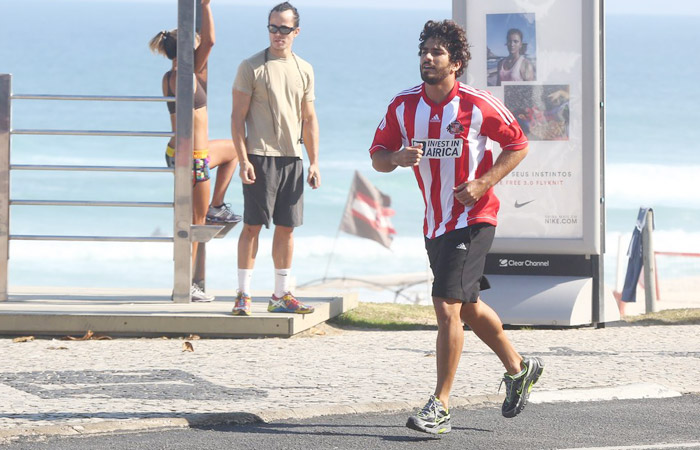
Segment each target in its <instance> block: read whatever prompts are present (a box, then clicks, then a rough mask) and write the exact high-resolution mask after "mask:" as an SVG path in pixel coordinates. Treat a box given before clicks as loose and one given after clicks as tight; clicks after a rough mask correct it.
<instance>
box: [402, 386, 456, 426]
mask: <svg viewBox="0 0 700 450" xmlns="http://www.w3.org/2000/svg"><path fill="white" fill-rule="evenodd" d="M406 426H407V427H408V428H410V429H412V430H416V431H422V432H423V433H430V434H445V433H449V432H450V431H452V424H451V423H450V412H449V411H448V410H447V408H445V405H443V404H442V402H441V401H440V399H438V398H437V397H435V396H434V395H431V396H430V399H429V400H428V403H426V404H425V406H424V407H423V409H421V410H420V411H418V412H417V413H416V415H414V416H411V417H409V418H408V422H406Z"/></svg>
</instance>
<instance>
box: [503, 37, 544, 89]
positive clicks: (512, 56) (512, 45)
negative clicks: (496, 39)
mask: <svg viewBox="0 0 700 450" xmlns="http://www.w3.org/2000/svg"><path fill="white" fill-rule="evenodd" d="M506 46H507V47H508V56H506V57H505V58H503V59H502V60H500V61H499V62H498V83H497V86H500V85H501V82H502V81H534V80H535V67H534V66H533V65H532V62H530V60H529V59H527V57H526V56H525V53H527V44H526V43H523V32H522V31H520V30H518V29H517V28H511V29H510V30H508V33H507V34H506Z"/></svg>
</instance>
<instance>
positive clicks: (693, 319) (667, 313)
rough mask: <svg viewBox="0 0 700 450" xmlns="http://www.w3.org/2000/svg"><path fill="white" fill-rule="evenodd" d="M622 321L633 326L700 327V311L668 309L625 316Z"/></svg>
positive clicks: (696, 309) (694, 309)
mask: <svg viewBox="0 0 700 450" xmlns="http://www.w3.org/2000/svg"><path fill="white" fill-rule="evenodd" d="M622 320H624V321H625V322H627V323H630V324H633V325H700V309H698V308H693V309H666V310H663V311H659V312H655V313H649V314H642V315H639V316H625V317H623V318H622Z"/></svg>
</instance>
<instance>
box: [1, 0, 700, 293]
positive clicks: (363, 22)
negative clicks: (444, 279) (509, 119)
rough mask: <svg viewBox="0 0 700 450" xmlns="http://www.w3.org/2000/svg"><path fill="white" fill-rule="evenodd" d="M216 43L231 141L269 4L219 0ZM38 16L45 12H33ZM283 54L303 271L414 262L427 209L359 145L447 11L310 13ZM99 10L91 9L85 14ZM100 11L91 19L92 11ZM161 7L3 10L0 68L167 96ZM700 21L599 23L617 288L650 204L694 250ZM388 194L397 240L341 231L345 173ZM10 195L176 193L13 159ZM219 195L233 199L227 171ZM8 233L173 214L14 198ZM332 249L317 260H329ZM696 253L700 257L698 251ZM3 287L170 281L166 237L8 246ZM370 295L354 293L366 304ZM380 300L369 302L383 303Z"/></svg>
mask: <svg viewBox="0 0 700 450" xmlns="http://www.w3.org/2000/svg"><path fill="white" fill-rule="evenodd" d="M213 8H214V14H215V22H216V36H217V41H216V46H215V47H214V50H213V52H212V55H211V58H210V62H209V68H210V69H209V70H210V75H209V111H210V137H211V138H212V139H215V138H228V137H229V136H230V132H229V116H230V108H231V84H232V82H233V78H234V76H235V73H236V69H237V66H238V64H239V62H240V61H241V60H242V59H243V58H245V57H247V56H249V55H251V54H253V53H254V52H256V51H258V50H260V49H262V48H264V47H265V46H266V45H267V33H266V31H265V28H264V27H265V25H266V20H267V6H260V7H257V6H248V7H235V6H232V5H225V4H214V5H213ZM38 11H41V13H40V14H38V13H37V12H38ZM300 12H301V26H302V32H301V34H300V36H299V37H298V39H297V40H296V41H295V45H294V50H295V52H297V53H298V54H299V55H301V56H302V57H303V58H305V59H306V60H308V61H309V62H311V63H312V64H313V66H314V69H315V73H316V97H317V100H316V109H317V113H318V116H319V122H320V126H321V159H320V161H321V163H320V164H321V173H322V182H323V185H322V187H321V189H319V190H317V191H311V190H307V193H306V196H305V218H304V222H305V223H304V225H303V226H302V227H300V228H298V229H297V230H296V231H295V237H296V239H295V256H294V264H293V275H294V276H295V278H296V280H297V283H299V284H302V283H305V282H309V281H311V280H315V279H319V278H322V277H323V276H324V275H325V274H326V270H327V275H328V276H329V277H336V276H344V277H350V278H353V277H363V276H369V275H382V274H394V273H405V272H424V271H425V270H426V261H425V254H424V249H423V241H422V237H421V228H422V210H423V203H422V200H421V197H420V195H419V192H418V189H417V187H416V185H415V181H414V178H413V175H412V174H411V173H410V172H409V171H407V170H403V171H402V170H397V171H395V172H394V173H392V174H388V175H387V174H378V173H376V172H374V171H373V170H372V168H371V165H370V159H369V157H368V153H367V149H368V147H369V144H370V142H371V140H372V137H373V134H374V130H375V128H376V125H377V123H378V122H379V120H380V119H381V117H382V116H383V114H384V112H385V109H386V105H387V104H388V101H389V100H390V99H391V98H392V97H393V96H394V95H395V94H396V93H397V92H399V91H400V90H402V89H404V88H406V87H410V86H414V85H416V84H418V83H419V82H420V78H419V74H418V58H417V42H418V40H417V38H418V33H419V32H420V30H421V28H422V25H423V23H424V22H425V21H426V20H427V19H443V18H449V17H450V16H451V12H450V11H449V10H435V11H430V10H376V9H373V10H363V9H334V8H320V7H316V8H311V7H309V8H306V9H304V10H302V11H300ZM89 17H91V18H95V20H87V19H86V18H89ZM96 18H99V20H98V19H96ZM176 22H177V17H176V8H175V7H174V6H173V7H166V5H165V4H163V3H150V2H148V1H144V2H139V3H128V4H124V3H120V2H116V1H115V2H108V1H105V2H99V3H93V2H76V1H61V2H50V1H45V0H44V1H39V0H24V1H22V2H3V3H2V5H1V6H0V73H12V74H13V92H14V93H16V94H99V95H107V94H111V95H160V79H161V76H162V74H163V72H164V71H165V70H167V69H168V68H169V62H168V61H167V60H165V59H164V58H162V57H160V56H157V55H153V54H151V53H150V51H149V50H148V47H147V43H148V40H149V39H150V38H151V37H152V36H153V35H154V34H155V33H156V32H158V31H159V30H161V29H169V28H173V27H175V25H176ZM699 26H700V17H680V16H663V17H660V18H652V17H649V16H609V17H608V18H607V30H606V32H607V34H606V36H607V52H606V54H607V73H606V81H607V101H606V104H607V162H608V163H607V166H606V188H607V199H606V200H607V232H606V241H607V251H606V257H605V265H606V280H605V281H606V283H608V284H614V283H615V272H616V259H617V251H618V242H620V236H622V242H623V245H624V246H626V243H627V239H628V235H629V233H630V232H631V231H632V229H633V226H634V222H635V219H636V214H637V209H638V208H639V206H641V205H646V206H652V207H654V209H655V211H656V227H657V229H656V232H655V235H654V237H655V244H656V248H657V249H658V250H665V251H685V252H697V253H700V196H698V195H697V193H696V192H697V184H698V183H697V178H698V175H700V152H699V151H698V147H700V144H698V142H700V127H697V126H696V125H695V123H694V122H695V120H694V119H695V117H694V116H695V115H694V114H693V112H694V111H695V110H696V109H697V105H698V104H700V89H698V88H697V85H696V79H697V71H698V70H700V57H699V56H698V55H697V52H694V51H693V50H694V49H693V47H692V45H693V42H694V40H695V39H694V30H697V29H698V27H699ZM12 120H13V123H12V126H13V128H15V129H21V128H55V129H58V128H64V129H114V130H127V129H134V130H152V131H155V130H166V129H168V127H169V122H168V115H167V113H166V109H165V106H164V105H163V104H160V103H153V104H149V103H121V102H116V103H114V102H113V103H93V102H58V101H51V102H49V101H43V102H39V101H29V100H17V101H15V102H13V117H12ZM165 142H166V139H165V138H93V137H43V136H36V137H34V136H14V137H13V138H12V163H13V164H38V163H41V164H86V165H100V164H117V165H129V164H133V165H145V166H156V165H161V164H162V163H163V150H164V147H165ZM355 170H359V171H361V172H362V173H363V174H364V175H365V176H367V177H368V178H369V179H370V180H371V181H372V182H373V183H374V184H375V185H376V186H377V187H378V188H379V189H381V190H382V191H384V192H385V193H386V194H388V195H390V196H391V197H392V202H393V206H394V208H395V209H396V215H395V216H394V217H393V223H394V226H395V228H396V229H397V232H398V235H397V237H396V239H395V241H394V243H393V245H392V249H391V250H387V249H385V248H383V247H382V246H380V245H378V244H376V243H374V242H373V241H369V240H364V239H360V238H357V237H354V236H349V235H346V234H342V233H341V234H338V232H337V229H338V225H339V223H340V219H341V215H342V211H343V207H344V205H345V201H346V197H347V192H348V188H349V186H350V183H351V180H352V176H353V172H354V171H355ZM11 198H13V199H65V200H68V199H72V200H80V199H87V200H134V201H170V200H171V199H172V175H170V174H119V173H117V174H110V173H77V172H64V173H60V172H39V171H37V172H29V171H13V172H12V175H11ZM226 201H227V202H229V203H231V204H232V205H233V208H234V209H235V210H236V211H241V210H242V197H241V187H240V181H239V178H238V175H237V174H236V175H234V179H233V182H232V183H231V186H230V188H229V190H228V193H227V196H226ZM10 231H11V233H12V234H95V235H109V234H114V235H133V236H149V235H154V234H156V235H157V234H165V235H169V234H171V232H172V212H171V211H170V210H168V209H146V208H85V207H73V208H67V207H30V206H13V207H12V209H11V224H10ZM238 231H239V228H235V229H234V230H233V231H232V232H231V233H230V234H229V236H227V237H226V238H224V239H221V240H216V241H214V242H213V243H212V244H210V245H208V247H207V251H208V261H207V270H208V272H207V275H208V277H207V286H208V288H211V289H214V290H217V289H227V290H228V289H235V287H236V244H237V236H238ZM271 239H272V232H271V230H270V231H266V230H263V232H262V234H261V242H260V250H259V253H258V260H257V264H256V271H255V275H254V277H253V287H254V289H256V290H257V289H260V290H265V289H271V288H272V286H273V277H272V274H273V268H272V262H271V258H270V247H271ZM331 250H333V258H332V261H331V264H330V266H329V267H328V269H327V265H328V261H329V257H330V254H331ZM697 259H699V260H700V258H697ZM699 274H700V264H698V263H697V262H692V261H690V259H688V258H683V259H678V258H666V259H665V260H663V261H661V262H660V268H659V275H660V277H662V279H663V278H664V277H680V276H689V275H699ZM9 277H10V289H12V287H13V286H23V285H38V286H84V287H133V288H169V287H170V286H172V246H171V245H168V244H129V243H118V244H115V243H79V242H43V241H12V242H11V247H10V272H9ZM373 298H374V297H372V298H363V300H372V299H373ZM376 298H379V297H376Z"/></svg>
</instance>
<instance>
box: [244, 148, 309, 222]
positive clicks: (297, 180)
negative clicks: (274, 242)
mask: <svg viewBox="0 0 700 450" xmlns="http://www.w3.org/2000/svg"><path fill="white" fill-rule="evenodd" d="M248 159H249V160H250V163H251V164H252V165H253V168H254V169H255V183H253V184H244V185H243V223H246V224H248V225H265V227H266V228H270V219H272V223H274V224H275V225H281V226H284V227H298V226H299V225H301V224H302V216H303V213H304V201H303V200H304V166H303V163H302V160H301V159H300V158H296V157H289V156H260V155H248Z"/></svg>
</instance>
